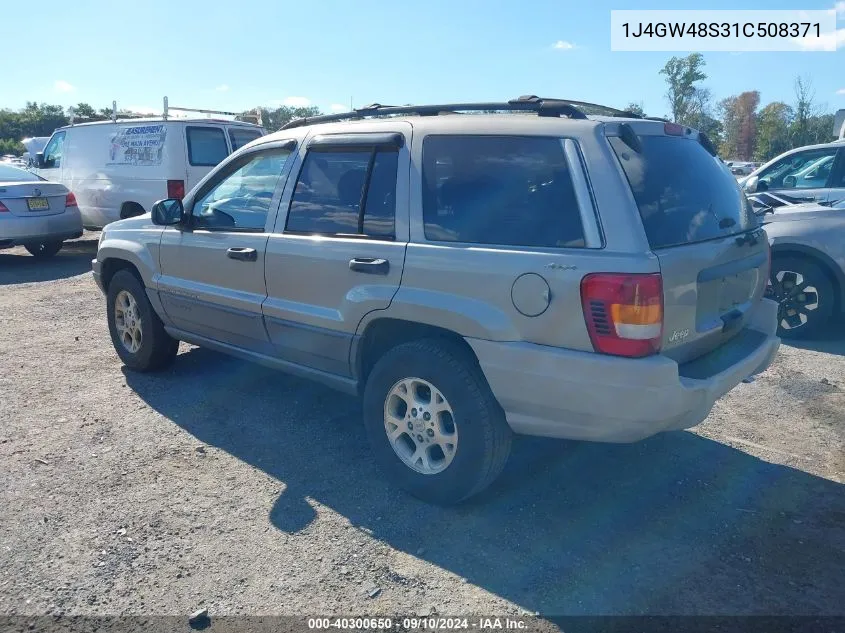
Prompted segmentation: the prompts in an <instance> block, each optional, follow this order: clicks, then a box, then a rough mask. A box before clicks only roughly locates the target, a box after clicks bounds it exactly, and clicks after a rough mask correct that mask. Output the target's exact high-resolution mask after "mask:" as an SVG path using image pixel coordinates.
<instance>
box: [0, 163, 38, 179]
mask: <svg viewBox="0 0 845 633" xmlns="http://www.w3.org/2000/svg"><path fill="white" fill-rule="evenodd" d="M36 180H44V179H43V178H40V177H38V176H36V175H35V174H33V173H32V172H30V171H27V170H25V169H20V168H19V167H13V166H12V165H0V182H33V181H36Z"/></svg>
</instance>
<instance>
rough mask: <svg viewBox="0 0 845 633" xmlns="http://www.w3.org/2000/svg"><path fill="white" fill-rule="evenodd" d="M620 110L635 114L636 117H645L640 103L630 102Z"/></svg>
mask: <svg viewBox="0 0 845 633" xmlns="http://www.w3.org/2000/svg"><path fill="white" fill-rule="evenodd" d="M622 109H623V110H624V111H625V112H630V113H631V114H636V115H637V116H645V110H643V104H642V102H639V103H637V102H635V101H632V102H631V103H629V104H628V105H626V106H625V107H624V108H622Z"/></svg>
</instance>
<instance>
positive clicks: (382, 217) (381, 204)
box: [363, 152, 399, 237]
mask: <svg viewBox="0 0 845 633" xmlns="http://www.w3.org/2000/svg"><path fill="white" fill-rule="evenodd" d="M398 160H399V153H398V152H379V153H377V154H376V158H375V162H374V163H373V172H372V174H371V175H370V186H369V189H368V190H367V204H366V208H365V209H364V231H363V232H364V234H365V235H372V236H377V237H393V219H394V217H395V216H396V164H397V161H398Z"/></svg>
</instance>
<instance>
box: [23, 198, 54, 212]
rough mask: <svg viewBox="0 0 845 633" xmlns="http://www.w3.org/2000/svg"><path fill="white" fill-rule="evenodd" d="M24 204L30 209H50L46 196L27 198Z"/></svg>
mask: <svg viewBox="0 0 845 633" xmlns="http://www.w3.org/2000/svg"><path fill="white" fill-rule="evenodd" d="M26 206H27V207H29V210H30V211H49V210H50V203H49V202H47V198H27V199H26Z"/></svg>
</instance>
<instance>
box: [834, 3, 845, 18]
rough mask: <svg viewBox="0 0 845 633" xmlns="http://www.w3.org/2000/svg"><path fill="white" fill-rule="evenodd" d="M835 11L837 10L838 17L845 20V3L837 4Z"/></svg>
mask: <svg viewBox="0 0 845 633" xmlns="http://www.w3.org/2000/svg"><path fill="white" fill-rule="evenodd" d="M834 9H835V10H836V16H837V17H838V18H840V19H842V20H845V2H837V3H836V5H835V6H834Z"/></svg>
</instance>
